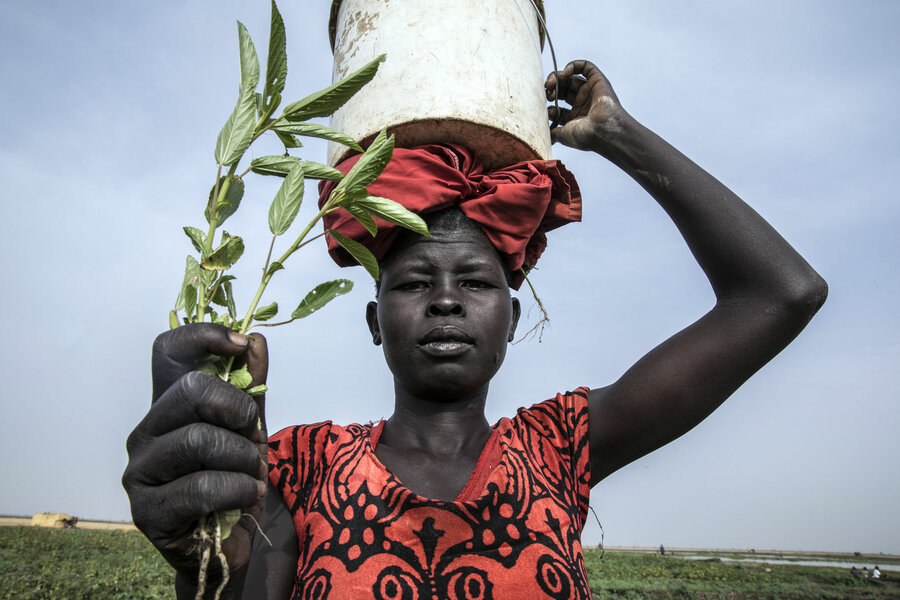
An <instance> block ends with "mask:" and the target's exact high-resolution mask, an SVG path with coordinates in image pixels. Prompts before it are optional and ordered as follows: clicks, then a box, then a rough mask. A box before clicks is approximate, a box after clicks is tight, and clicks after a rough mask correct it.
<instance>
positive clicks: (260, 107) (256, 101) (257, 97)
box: [253, 92, 266, 121]
mask: <svg viewBox="0 0 900 600" xmlns="http://www.w3.org/2000/svg"><path fill="white" fill-rule="evenodd" d="M253 106H255V107H256V118H257V121H258V120H259V119H261V118H262V116H263V113H264V112H265V110H266V105H265V104H263V95H262V94H260V93H259V92H256V93H255V94H253Z"/></svg>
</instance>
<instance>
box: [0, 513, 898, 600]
mask: <svg viewBox="0 0 900 600" xmlns="http://www.w3.org/2000/svg"><path fill="white" fill-rule="evenodd" d="M851 558H852V557H851ZM585 560H586V562H587V567H588V574H589V577H590V581H591V587H592V589H593V591H594V598H595V599H597V600H600V599H612V598H615V599H618V600H631V599H640V598H653V599H670V598H671V599H675V598H678V599H681V598H685V599H688V598H698V599H702V600H708V599H709V600H711V599H719V598H721V599H728V600H757V599H760V600H761V599H763V598H765V599H769V598H781V599H787V600H807V599H810V600H811V599H814V598H816V599H818V598H829V599H832V598H833V599H835V600H837V599H842V600H843V599H851V600H856V599H864V598H866V599H868V598H871V599H876V600H878V599H887V598H895V599H898V598H900V580H898V579H897V578H894V579H891V580H887V581H875V580H871V579H869V580H862V579H853V578H851V577H850V575H849V573H848V572H847V570H846V569H843V568H832V567H806V566H797V565H768V566H767V565H762V564H743V563H734V562H725V561H719V560H718V559H717V558H716V557H711V558H710V559H708V560H686V559H684V558H679V557H678V556H677V555H676V556H670V555H667V556H659V555H658V554H640V553H633V552H607V553H606V555H605V556H604V557H603V558H602V559H601V558H600V553H599V552H596V551H590V550H589V551H587V552H586V553H585ZM871 562H872V561H871V560H869V566H870V567H871ZM881 562H882V563H887V560H883V561H881ZM860 564H863V563H862V561H860ZM881 566H882V567H884V565H881ZM889 568H891V569H893V570H892V572H891V575H892V576H894V577H898V576H900V566H893V567H889ZM171 588H172V572H171V570H170V569H169V567H168V565H167V564H166V563H165V561H163V560H162V559H161V558H160V557H159V555H158V554H157V553H156V552H155V551H154V550H153V548H152V547H151V546H150V544H149V542H147V540H146V539H144V537H143V536H142V535H141V534H139V533H136V532H133V531H132V532H123V531H86V530H78V529H74V530H51V529H38V528H31V527H0V599H3V600H12V599H15V600H38V599H40V600H49V599H52V600H80V599H94V598H100V599H116V600H132V599H134V600H137V599H145V598H146V599H162V598H174V594H173V593H172V591H171Z"/></svg>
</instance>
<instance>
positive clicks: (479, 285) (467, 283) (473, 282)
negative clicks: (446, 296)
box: [462, 279, 491, 290]
mask: <svg viewBox="0 0 900 600" xmlns="http://www.w3.org/2000/svg"><path fill="white" fill-rule="evenodd" d="M462 285H463V287H466V288H469V289H476V290H480V289H485V288H489V287H491V284H489V283H488V282H486V281H481V280H480V279H466V280H464V281H463V282H462Z"/></svg>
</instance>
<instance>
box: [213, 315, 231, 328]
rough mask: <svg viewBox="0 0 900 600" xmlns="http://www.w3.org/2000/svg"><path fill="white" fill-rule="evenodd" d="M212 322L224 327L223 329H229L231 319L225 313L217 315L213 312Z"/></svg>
mask: <svg viewBox="0 0 900 600" xmlns="http://www.w3.org/2000/svg"><path fill="white" fill-rule="evenodd" d="M212 322H213V323H218V324H219V325H224V326H225V327H230V326H231V317H230V316H229V315H228V313H227V312H223V313H222V314H221V315H217V314H215V311H213V317H212Z"/></svg>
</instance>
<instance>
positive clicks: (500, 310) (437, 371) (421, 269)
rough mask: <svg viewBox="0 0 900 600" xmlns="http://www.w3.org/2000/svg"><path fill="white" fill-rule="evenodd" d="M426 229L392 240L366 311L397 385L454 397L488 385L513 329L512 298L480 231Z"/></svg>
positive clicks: (515, 310)
mask: <svg viewBox="0 0 900 600" xmlns="http://www.w3.org/2000/svg"><path fill="white" fill-rule="evenodd" d="M433 236H434V237H431V238H425V237H416V238H415V239H413V240H412V241H411V242H406V243H401V242H398V247H397V248H395V249H394V250H392V252H391V253H390V254H389V256H388V257H387V258H386V260H385V261H384V262H383V264H382V271H381V287H380V292H379V296H378V302H377V303H376V302H371V303H370V304H369V307H368V310H367V315H366V316H367V320H368V322H369V329H370V330H371V332H372V336H373V340H374V341H375V343H376V344H382V345H383V346H384V356H385V359H386V360H387V363H388V367H389V368H390V369H391V372H392V373H393V374H394V380H395V382H396V384H397V385H398V386H399V387H400V388H402V389H403V390H404V391H405V392H407V393H409V394H412V395H414V396H416V397H418V398H422V399H427V400H438V401H453V400H460V399H463V398H466V397H469V396H472V395H474V394H478V393H481V392H485V391H487V386H488V384H489V383H490V380H491V378H492V377H493V376H494V374H495V373H496V372H497V370H498V369H499V368H500V365H501V364H502V363H503V358H504V357H505V355H506V346H507V344H508V343H509V342H510V341H511V340H512V337H513V334H514V333H515V327H516V323H517V322H518V319H519V303H518V300H516V299H515V298H511V297H510V293H509V287H508V285H507V281H506V273H505V271H504V267H503V264H502V262H501V259H500V256H499V255H498V254H497V251H496V250H495V249H494V247H493V246H492V245H491V243H490V242H489V241H488V240H487V238H486V237H485V235H484V234H483V233H482V232H481V231H479V230H463V231H458V232H434V233H433Z"/></svg>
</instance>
